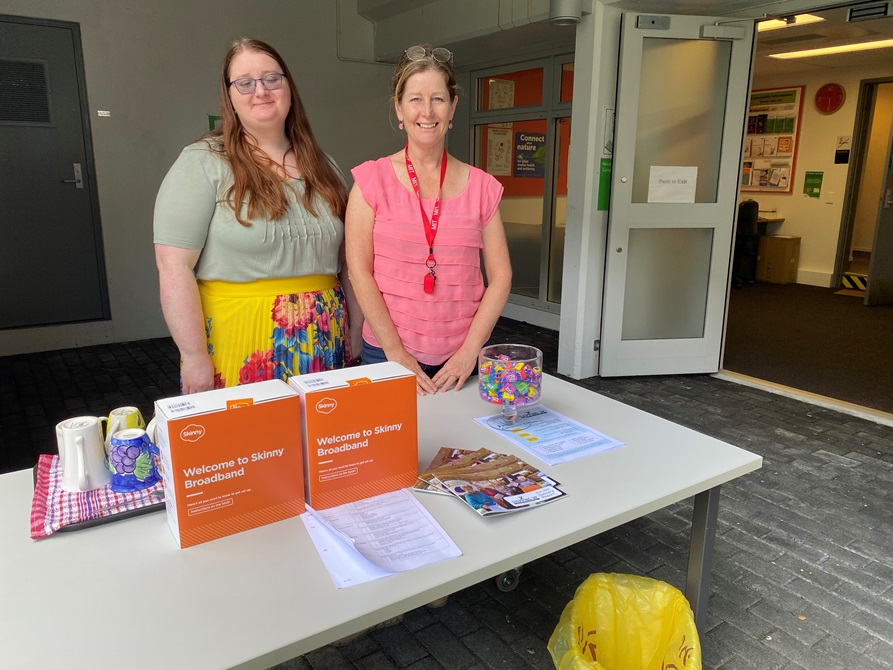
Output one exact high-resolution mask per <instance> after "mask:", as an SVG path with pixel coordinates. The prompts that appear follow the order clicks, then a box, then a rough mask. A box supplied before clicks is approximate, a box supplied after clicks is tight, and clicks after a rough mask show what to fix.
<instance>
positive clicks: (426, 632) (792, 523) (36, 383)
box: [0, 320, 893, 670]
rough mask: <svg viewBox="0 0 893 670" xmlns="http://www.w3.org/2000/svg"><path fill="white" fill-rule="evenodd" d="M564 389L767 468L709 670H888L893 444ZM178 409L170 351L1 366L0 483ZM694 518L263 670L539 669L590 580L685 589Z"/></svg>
mask: <svg viewBox="0 0 893 670" xmlns="http://www.w3.org/2000/svg"><path fill="white" fill-rule="evenodd" d="M494 339H495V340H497V341H518V342H523V343H530V344H536V345H537V346H540V348H542V349H543V351H544V353H545V356H546V368H547V371H551V372H554V370H555V364H556V352H557V334H556V333H555V332H553V331H548V330H543V329H539V328H536V327H533V326H530V325H528V324H521V323H518V322H515V321H510V320H502V321H500V323H499V325H498V327H497V329H496V331H495V333H494ZM571 381H573V380H571ZM575 383H578V384H580V385H582V386H584V387H586V388H589V389H591V390H592V391H595V392H598V393H602V394H604V395H606V396H609V397H611V398H614V399H616V400H619V401H621V402H624V403H627V404H629V405H632V406H635V407H638V408H640V409H642V410H645V411H647V412H650V413H652V414H656V415H658V416H661V417H664V418H667V419H669V420H672V421H674V422H676V423H679V424H682V425H685V426H688V427H690V428H692V429H694V430H697V431H700V432H702V433H705V434H708V435H711V436H713V437H716V438H718V439H720V440H723V441H725V442H729V443H731V444H735V445H737V446H740V447H742V448H744V449H748V450H750V451H753V452H755V453H758V454H760V455H762V456H763V458H764V465H763V468H762V469H760V470H758V471H756V472H754V473H751V474H749V475H745V476H744V477H741V478H739V479H737V480H734V481H733V482H730V483H728V484H726V485H724V486H723V489H722V499H721V502H720V511H719V526H718V530H717V538H716V559H715V564H714V568H713V580H712V591H711V592H712V595H711V598H710V603H709V610H708V617H707V625H706V629H705V630H704V631H702V634H701V646H702V655H703V667H704V668H705V669H706V670H745V669H752V670H893V623H891V622H893V428H891V427H888V426H884V425H881V424H876V423H873V422H871V421H868V420H864V419H860V418H855V417H852V416H849V415H846V414H842V413H839V412H836V411H833V410H829V409H824V408H820V407H817V406H814V405H810V404H807V403H803V402H799V401H797V400H793V399H790V398H785V397H782V396H778V395H773V394H770V393H767V392H764V391H760V390H757V389H753V388H749V387H746V386H740V385H737V384H733V383H731V382H727V381H723V380H719V379H715V378H713V377H710V376H708V375H691V376H669V377H630V378H616V379H607V378H605V379H603V378H597V377H596V378H591V379H586V380H582V381H579V382H575ZM176 392H177V353H176V349H175V348H174V347H173V345H172V343H171V341H170V340H169V339H157V340H144V341H140V342H131V343H126V344H113V345H108V346H103V347H87V348H83V349H71V350H65V351H59V352H50V353H45V354H29V355H20V356H8V357H0V471H10V470H15V469H19V468H23V467H31V465H33V461H34V459H35V458H36V456H35V454H36V453H41V452H46V453H49V452H52V451H54V449H55V445H54V437H53V432H52V426H53V425H54V424H55V423H56V422H58V421H60V420H62V419H63V418H66V417H68V416H72V415H74V414H79V413H95V414H100V413H103V412H107V411H108V409H109V408H110V407H114V406H117V405H119V404H125V403H126V404H134V405H137V406H138V407H140V409H141V410H142V411H143V413H144V414H150V413H151V405H152V401H153V400H154V399H156V398H159V397H165V396H168V395H174V394H176ZM596 425H597V418H596ZM691 509H692V508H691V502H690V501H685V502H683V503H678V504H676V505H672V506H670V507H669V508H666V509H663V510H660V511H658V512H655V513H654V514H651V515H649V516H646V517H644V518H642V519H638V520H636V521H633V522H630V523H628V524H625V525H623V526H620V527H618V528H615V529H614V530H612V531H610V532H607V533H603V534H601V535H599V536H597V537H594V538H591V539H589V540H586V541H584V542H581V543H579V544H576V545H574V546H572V547H569V548H567V549H564V550H562V551H559V552H556V553H554V554H551V555H549V556H547V557H545V558H543V559H540V560H538V561H535V562H533V563H529V564H527V565H526V566H525V567H524V569H523V571H522V573H521V579H520V583H519V585H518V587H517V588H516V589H515V590H514V591H511V592H509V593H504V592H502V591H500V590H498V589H497V588H496V586H495V583H494V582H493V581H492V580H491V581H487V582H483V583H481V584H478V585H476V586H473V587H470V588H468V589H465V590H463V591H460V592H458V593H456V594H454V595H453V596H452V597H451V598H450V600H449V602H448V603H447V605H446V606H445V607H443V608H440V609H431V608H427V607H422V608H419V609H416V610H413V611H411V612H408V613H407V614H406V616H405V618H404V620H403V621H402V622H401V623H399V624H396V625H394V626H390V627H388V628H382V629H378V630H375V631H372V632H370V633H369V634H367V635H365V636H363V637H360V638H358V639H357V640H355V641H353V642H351V643H349V644H347V645H345V646H340V647H334V646H329V647H324V648H322V649H318V650H316V651H313V652H311V653H308V654H306V655H305V656H303V657H300V658H296V659H292V660H290V661H288V662H286V663H282V664H280V665H277V666H275V670H307V669H312V670H328V669H332V670H336V669H340V668H345V669H351V670H353V669H357V670H359V669H362V670H373V669H400V670H429V669H431V670H433V669H446V670H479V669H484V668H489V669H494V668H500V669H502V668H504V669H506V670H512V669H523V668H532V669H536V670H547V669H549V668H552V667H553V666H552V662H551V660H550V658H549V655H548V652H547V651H546V643H547V641H548V638H549V636H550V634H551V632H552V630H553V628H554V626H555V623H556V621H557V620H558V617H559V616H560V614H561V611H562V609H563V607H564V605H565V604H566V603H567V602H568V601H569V600H570V599H571V598H572V597H573V593H574V590H575V588H576V587H577V585H578V584H579V583H580V582H582V581H583V580H584V579H585V578H586V577H587V576H588V575H589V574H591V573H593V572H602V571H605V572H629V573H636V574H646V575H649V576H651V577H654V578H657V579H661V580H664V581H666V582H669V583H670V584H673V585H675V586H677V587H679V588H682V587H683V585H684V582H685V572H686V567H687V560H688V556H687V554H688V552H687V548H688V533H689V528H690V523H691ZM581 513H585V512H584V511H581ZM614 670H631V669H626V668H625V669H614Z"/></svg>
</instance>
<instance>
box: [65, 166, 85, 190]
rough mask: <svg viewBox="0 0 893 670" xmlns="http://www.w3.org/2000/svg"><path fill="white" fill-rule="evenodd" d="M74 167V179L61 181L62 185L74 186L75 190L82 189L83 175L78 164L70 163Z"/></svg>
mask: <svg viewBox="0 0 893 670" xmlns="http://www.w3.org/2000/svg"><path fill="white" fill-rule="evenodd" d="M72 165H73V166H74V179H63V180H62V183H63V184H74V187H75V188H84V175H83V173H82V172H81V164H80V163H72Z"/></svg>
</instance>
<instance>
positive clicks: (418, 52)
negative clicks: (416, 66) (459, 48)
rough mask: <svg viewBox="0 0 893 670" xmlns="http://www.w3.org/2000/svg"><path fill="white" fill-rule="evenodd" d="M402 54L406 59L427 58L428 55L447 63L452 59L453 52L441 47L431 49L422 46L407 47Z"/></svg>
mask: <svg viewBox="0 0 893 670" xmlns="http://www.w3.org/2000/svg"><path fill="white" fill-rule="evenodd" d="M403 56H404V58H406V60H411V61H417V60H422V59H423V58H428V57H429V56H430V57H431V58H433V59H434V60H436V61H437V62H438V63H449V62H450V61H452V60H453V52H452V51H450V50H449V49H445V48H443V47H436V48H433V49H432V48H429V47H423V46H414V47H409V48H408V49H407V50H406V51H404V52H403Z"/></svg>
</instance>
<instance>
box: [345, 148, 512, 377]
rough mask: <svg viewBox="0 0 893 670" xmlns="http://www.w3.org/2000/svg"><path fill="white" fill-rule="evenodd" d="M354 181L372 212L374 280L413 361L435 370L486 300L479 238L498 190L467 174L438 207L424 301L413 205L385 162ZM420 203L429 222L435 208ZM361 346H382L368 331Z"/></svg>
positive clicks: (358, 171)
mask: <svg viewBox="0 0 893 670" xmlns="http://www.w3.org/2000/svg"><path fill="white" fill-rule="evenodd" d="M351 173H352V174H353V177H354V180H355V181H356V184H357V186H358V188H359V189H360V191H361V192H362V194H363V198H364V199H365V200H366V202H367V203H368V204H369V206H370V207H372V210H373V212H374V216H375V221H374V224H373V231H372V243H373V255H374V259H373V269H372V273H373V276H374V277H375V282H376V283H377V284H378V288H379V290H380V291H381V294H382V297H384V301H385V304H386V305H387V307H388V311H389V312H390V315H391V320H392V321H393V322H394V326H395V327H396V328H397V332H398V333H399V335H400V339H401V341H402V342H403V346H404V347H405V348H406V350H407V351H408V352H409V353H410V354H412V355H413V356H414V357H415V358H416V360H418V361H419V362H421V363H425V364H428V365H439V364H440V363H443V362H444V361H446V360H447V359H449V357H450V356H452V355H453V354H454V353H456V351H458V350H459V347H461V346H462V343H463V342H464V341H465V336H466V335H467V334H468V329H469V328H470V327H471V321H472V319H473V318H474V315H475V313H476V312H477V308H478V305H479V304H480V302H481V296H483V294H484V280H483V276H482V274H481V255H480V252H481V249H482V247H483V242H482V237H483V230H484V226H486V225H487V223H489V221H490V220H491V219H492V218H493V216H494V215H495V214H496V211H497V209H498V207H499V200H500V198H501V197H502V184H500V183H499V182H498V181H496V179H494V178H493V177H492V176H490V175H489V174H487V173H486V172H484V171H483V170H479V169H478V168H475V167H470V174H469V176H468V184H467V185H466V186H465V190H463V191H462V193H460V194H459V195H457V196H456V197H454V198H448V199H445V200H441V202H440V224H439V226H438V230H437V237H436V238H435V240H434V257H435V259H436V260H437V267H436V269H435V271H436V273H437V284H436V286H435V288H434V293H431V294H429V293H425V291H424V285H423V282H424V279H425V275H426V274H427V272H428V270H427V268H426V267H425V260H426V259H427V258H428V243H427V242H426V241H425V230H424V228H423V224H422V214H421V212H420V211H419V201H418V197H417V196H416V194H415V193H414V192H413V191H410V190H409V189H407V188H406V187H404V186H403V184H401V183H400V181H399V180H398V178H397V175H396V174H395V173H394V168H393V166H392V165H391V161H390V159H389V158H388V157H384V158H379V159H378V160H376V161H367V162H365V163H363V164H362V165H358V166H357V167H355V168H354V169H353V170H352V171H351ZM422 203H423V204H424V206H425V212H426V213H427V214H428V216H429V217H430V216H431V212H432V210H433V209H434V200H427V199H423V200H422ZM363 339H365V340H366V341H367V342H368V343H369V344H371V345H372V346H375V347H380V346H381V345H380V344H379V342H378V340H377V339H376V338H375V335H374V334H373V333H372V329H371V328H370V327H369V324H368V323H366V324H365V325H364V326H363Z"/></svg>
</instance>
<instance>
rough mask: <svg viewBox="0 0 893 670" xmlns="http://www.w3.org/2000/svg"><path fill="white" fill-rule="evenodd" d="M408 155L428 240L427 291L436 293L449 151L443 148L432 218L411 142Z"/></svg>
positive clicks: (404, 149)
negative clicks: (439, 230) (411, 154)
mask: <svg viewBox="0 0 893 670" xmlns="http://www.w3.org/2000/svg"><path fill="white" fill-rule="evenodd" d="M403 152H404V155H405V156H406V172H407V174H408V175H409V182H410V183H411V184H412V188H413V190H414V191H415V194H416V197H417V198H418V199H419V209H420V210H421V212H422V224H423V225H424V227H425V240H426V241H427V242H428V259H427V260H426V261H425V267H427V268H428V274H426V275H425V284H424V286H425V293H434V282H435V281H437V275H436V274H434V268H435V267H436V266H437V261H436V260H434V238H435V237H436V236H437V226H438V224H439V223H440V193H441V191H443V180H444V177H446V171H447V152H446V149H444V150H443V158H442V159H441V161H440V187H439V188H438V190H437V199H436V200H435V201H434V210H433V211H432V212H431V218H430V219H429V218H428V215H427V214H426V213H425V206H424V205H423V204H422V196H421V195H420V194H419V178H418V176H417V175H416V172H415V168H414V167H413V165H412V161H411V160H409V142H407V143H406V146H405V147H404V148H403Z"/></svg>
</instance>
